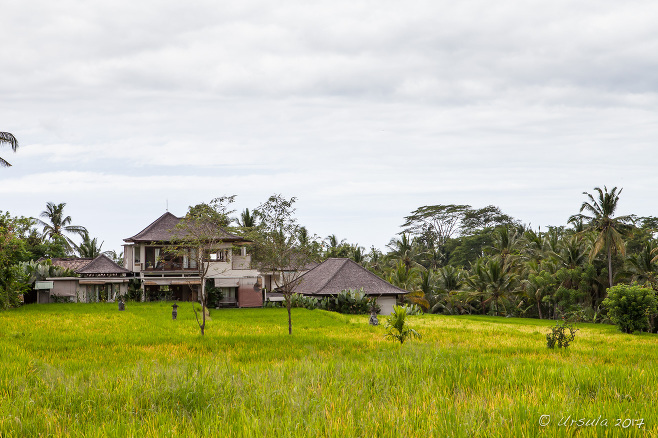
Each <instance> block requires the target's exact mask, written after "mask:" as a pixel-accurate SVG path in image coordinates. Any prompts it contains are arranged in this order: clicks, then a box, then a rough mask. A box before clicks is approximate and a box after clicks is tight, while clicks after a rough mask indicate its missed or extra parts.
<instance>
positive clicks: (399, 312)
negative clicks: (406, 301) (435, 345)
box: [384, 306, 421, 344]
mask: <svg viewBox="0 0 658 438" xmlns="http://www.w3.org/2000/svg"><path fill="white" fill-rule="evenodd" d="M406 319H407V309H406V307H402V306H393V313H391V315H390V316H388V317H386V334H385V335H384V337H385V338H386V339H393V340H396V341H399V342H400V344H404V341H406V340H407V339H411V338H417V339H420V338H421V336H420V333H418V332H417V331H416V330H414V329H412V328H411V327H409V326H408V325H407V322H406Z"/></svg>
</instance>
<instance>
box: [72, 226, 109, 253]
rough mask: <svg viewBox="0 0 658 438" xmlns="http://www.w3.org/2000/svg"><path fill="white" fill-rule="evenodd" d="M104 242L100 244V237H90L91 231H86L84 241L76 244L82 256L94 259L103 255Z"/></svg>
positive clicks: (83, 236)
mask: <svg viewBox="0 0 658 438" xmlns="http://www.w3.org/2000/svg"><path fill="white" fill-rule="evenodd" d="M103 243H105V242H101V244H100V245H99V244H98V239H97V238H96V237H94V238H93V239H91V238H90V237H89V233H88V232H86V231H85V233H84V234H83V235H82V243H80V245H78V246H76V250H77V251H78V255H79V256H80V257H83V258H90V259H94V258H96V257H98V256H99V255H101V253H102V249H103Z"/></svg>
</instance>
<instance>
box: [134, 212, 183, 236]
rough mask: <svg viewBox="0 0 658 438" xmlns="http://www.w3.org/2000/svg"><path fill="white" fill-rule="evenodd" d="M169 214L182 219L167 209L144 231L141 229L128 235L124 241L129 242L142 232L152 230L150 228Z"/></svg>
mask: <svg viewBox="0 0 658 438" xmlns="http://www.w3.org/2000/svg"><path fill="white" fill-rule="evenodd" d="M168 215H170V216H173V217H175V218H176V219H178V220H180V219H181V218H179V217H178V216H176V215H175V214H173V213H171V212H169V211H165V212H164V213H162V214H161V215H160V217H158V218H157V219H156V220H154V221H153V222H151V223H150V224H148V225H147V226H146V228H144V229H143V230H142V231H140V232H139V233H137V234H135V235H134V236H131V237H128V238H126V239H123V241H124V242H129V241H131V240H132V239H134V238H135V237H137V236H139V235H140V234H144V233H146V232H147V231H148V230H150V229H151V228H152V227H153V226H154V225H155V224H156V223H158V222H160V221H161V220H162V219H163V218H164V217H165V216H168Z"/></svg>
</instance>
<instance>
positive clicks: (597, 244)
mask: <svg viewBox="0 0 658 438" xmlns="http://www.w3.org/2000/svg"><path fill="white" fill-rule="evenodd" d="M594 190H596V192H597V193H598V197H597V198H595V197H594V196H592V195H591V194H590V193H587V192H583V194H584V195H586V196H587V199H588V200H587V201H585V202H583V204H582V205H581V206H580V214H576V215H573V216H571V217H570V218H569V222H571V223H574V224H575V225H578V224H579V221H582V222H587V225H586V226H585V228H584V231H592V232H595V233H597V234H596V240H595V241H594V243H593V245H592V249H591V251H590V253H589V258H590V261H591V260H593V259H594V257H596V255H597V254H599V253H600V252H601V251H605V252H606V254H607V258H608V283H609V285H610V287H612V285H613V283H612V281H613V275H612V254H613V252H615V253H616V252H619V253H620V254H622V255H625V254H626V246H625V245H624V239H623V237H622V235H623V233H624V232H625V231H627V230H628V229H629V225H630V224H631V223H632V222H633V216H618V217H614V214H615V211H616V210H617V205H618V203H619V195H621V192H622V190H623V189H620V190H619V192H617V187H613V188H612V190H610V191H609V192H608V188H607V187H606V186H603V190H601V189H600V188H599V187H595V188H594ZM583 211H585V212H587V213H589V215H586V214H583Z"/></svg>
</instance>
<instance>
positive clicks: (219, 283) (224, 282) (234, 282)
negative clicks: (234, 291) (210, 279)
mask: <svg viewBox="0 0 658 438" xmlns="http://www.w3.org/2000/svg"><path fill="white" fill-rule="evenodd" d="M238 281H240V279H239V278H215V287H238Z"/></svg>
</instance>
